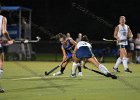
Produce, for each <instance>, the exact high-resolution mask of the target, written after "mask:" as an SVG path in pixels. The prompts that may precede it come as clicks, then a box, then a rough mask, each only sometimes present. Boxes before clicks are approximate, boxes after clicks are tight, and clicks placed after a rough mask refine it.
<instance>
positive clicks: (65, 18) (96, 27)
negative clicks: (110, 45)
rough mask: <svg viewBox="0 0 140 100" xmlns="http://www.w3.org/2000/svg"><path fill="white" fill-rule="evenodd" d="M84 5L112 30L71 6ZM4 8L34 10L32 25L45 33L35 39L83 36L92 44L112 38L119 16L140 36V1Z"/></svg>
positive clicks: (82, 0)
mask: <svg viewBox="0 0 140 100" xmlns="http://www.w3.org/2000/svg"><path fill="white" fill-rule="evenodd" d="M73 2H75V3H76V4H79V5H81V6H82V7H85V8H87V9H88V11H90V12H92V13H93V14H94V15H96V16H98V17H100V18H101V19H104V20H105V21H106V22H108V23H109V24H111V25H112V26H113V27H109V26H107V25H105V24H103V23H102V22H100V21H98V20H96V19H95V18H92V17H91V16H88V15H87V14H84V13H82V12H81V11H79V10H77V9H75V8H74V7H73V6H72V3H73ZM1 3H2V5H5V6H24V7H28V8H31V9H32V10H33V12H32V22H33V23H35V24H37V25H38V26H41V27H43V28H45V30H46V31H43V32H42V31H41V30H40V31H39V30H34V29H33V30H32V32H33V33H32V36H33V37H34V36H36V35H39V36H41V37H43V39H44V40H47V39H48V37H47V36H48V35H47V34H48V31H49V32H51V33H53V34H57V33H59V32H62V33H66V32H70V33H71V35H72V37H74V38H75V37H76V36H77V33H79V32H82V33H84V34H87V35H88V36H90V39H92V40H101V39H102V38H103V37H106V38H113V30H114V27H115V26H116V25H117V24H118V19H119V16H120V15H124V16H126V20H127V24H128V25H129V26H130V28H131V30H132V32H133V34H134V36H136V33H138V32H140V28H139V27H140V21H139V20H140V6H139V1H138V0H1Z"/></svg>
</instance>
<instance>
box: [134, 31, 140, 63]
mask: <svg viewBox="0 0 140 100" xmlns="http://www.w3.org/2000/svg"><path fill="white" fill-rule="evenodd" d="M135 49H136V63H139V64H140V33H138V34H137V38H136V39H135Z"/></svg>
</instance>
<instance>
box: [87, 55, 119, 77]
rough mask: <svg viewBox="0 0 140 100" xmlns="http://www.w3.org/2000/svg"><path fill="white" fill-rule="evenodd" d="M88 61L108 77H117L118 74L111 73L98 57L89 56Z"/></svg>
mask: <svg viewBox="0 0 140 100" xmlns="http://www.w3.org/2000/svg"><path fill="white" fill-rule="evenodd" d="M87 61H89V62H91V63H93V64H94V65H95V66H96V67H97V68H98V69H99V70H100V71H101V72H102V73H104V74H105V75H107V76H108V77H111V78H113V79H116V78H117V76H115V75H113V74H111V73H110V72H109V71H108V69H107V68H106V67H105V66H104V65H103V64H100V63H99V62H98V60H97V59H96V57H92V58H88V59H87Z"/></svg>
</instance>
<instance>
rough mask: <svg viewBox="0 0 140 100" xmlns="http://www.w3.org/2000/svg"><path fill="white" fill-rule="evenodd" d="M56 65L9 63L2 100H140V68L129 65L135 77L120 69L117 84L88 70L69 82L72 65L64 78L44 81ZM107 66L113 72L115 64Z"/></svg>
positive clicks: (6, 67)
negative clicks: (45, 72) (46, 72)
mask: <svg viewBox="0 0 140 100" xmlns="http://www.w3.org/2000/svg"><path fill="white" fill-rule="evenodd" d="M56 65H58V62H57V63H55V62H6V63H5V72H4V76H3V79H2V80H1V85H2V87H3V88H4V89H5V91H6V92H5V93H3V94H0V100H140V65H136V64H130V68H131V69H132V71H133V73H132V74H126V73H124V71H123V68H122V66H120V70H121V73H117V75H118V76H119V78H118V79H117V80H112V79H111V78H106V77H104V76H101V75H98V74H96V73H93V72H91V71H89V70H85V69H83V77H77V78H69V75H70V72H71V70H70V69H71V64H69V65H68V66H67V69H66V70H65V74H64V75H62V76H59V77H53V76H52V75H50V76H48V77H44V75H43V74H44V71H45V70H50V69H51V67H54V66H56ZM105 65H106V66H107V68H108V69H109V70H110V71H111V72H112V66H113V63H105ZM87 66H89V67H92V65H90V64H87ZM94 69H96V68H95V67H94ZM57 71H58V70H57Z"/></svg>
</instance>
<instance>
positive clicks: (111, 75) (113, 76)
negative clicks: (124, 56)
mask: <svg viewBox="0 0 140 100" xmlns="http://www.w3.org/2000/svg"><path fill="white" fill-rule="evenodd" d="M107 76H108V77H111V78H112V79H117V76H116V75H114V74H111V73H107Z"/></svg>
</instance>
